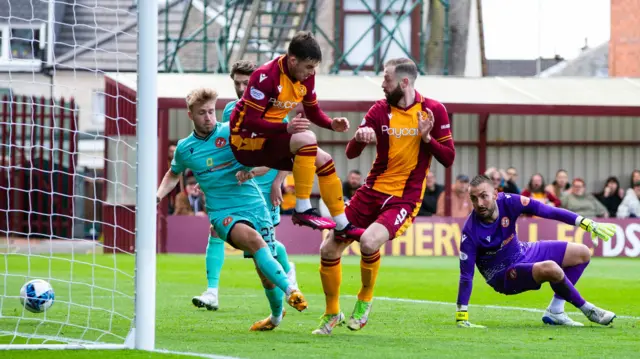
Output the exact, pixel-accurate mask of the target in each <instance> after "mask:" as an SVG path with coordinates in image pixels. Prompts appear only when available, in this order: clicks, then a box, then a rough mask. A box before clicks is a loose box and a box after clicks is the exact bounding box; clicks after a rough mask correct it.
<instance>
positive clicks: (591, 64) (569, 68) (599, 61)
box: [540, 41, 609, 77]
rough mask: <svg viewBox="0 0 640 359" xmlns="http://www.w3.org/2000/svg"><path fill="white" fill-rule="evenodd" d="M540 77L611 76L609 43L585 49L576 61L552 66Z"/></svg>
mask: <svg viewBox="0 0 640 359" xmlns="http://www.w3.org/2000/svg"><path fill="white" fill-rule="evenodd" d="M540 76H541V77H552V76H584V77H607V76H609V42H608V41H607V42H605V43H602V44H600V45H598V46H596V47H593V48H588V49H585V50H583V51H582V52H581V53H580V55H578V57H576V58H575V59H572V60H567V61H562V62H560V63H558V64H556V65H554V66H551V67H550V68H548V69H546V70H545V71H543V72H542V73H541V74H540Z"/></svg>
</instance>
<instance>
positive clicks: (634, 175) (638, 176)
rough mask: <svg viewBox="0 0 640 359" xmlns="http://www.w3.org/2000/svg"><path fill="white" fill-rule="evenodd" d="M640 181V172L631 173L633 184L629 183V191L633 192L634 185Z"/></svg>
mask: <svg viewBox="0 0 640 359" xmlns="http://www.w3.org/2000/svg"><path fill="white" fill-rule="evenodd" d="M638 181H640V170H633V172H631V182H629V186H630V187H629V189H630V190H632V189H633V184H634V183H636V182H638ZM627 192H628V191H627Z"/></svg>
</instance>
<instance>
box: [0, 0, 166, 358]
mask: <svg viewBox="0 0 640 359" xmlns="http://www.w3.org/2000/svg"><path fill="white" fill-rule="evenodd" d="M5 4H8V7H4V6H2V7H0V350H6V349H20V350H24V349H61V350H64V349H81V348H82V349H125V348H135V349H142V350H155V313H156V226H157V223H156V218H157V214H156V196H155V192H156V188H157V185H158V183H157V176H156V174H157V172H158V147H157V146H158V138H157V135H158V126H157V121H158V101H157V69H158V41H159V39H158V18H159V17H158V10H159V7H161V6H163V3H162V2H160V1H159V0H98V1H96V0H75V1H72V2H69V1H66V0H50V1H49V0H5ZM107 72H108V73H115V74H118V73H125V72H128V73H132V72H135V73H137V81H138V83H137V92H136V98H135V100H133V99H130V98H128V97H126V96H124V95H122V96H121V95H119V94H116V95H115V96H114V95H112V94H108V93H107V92H106V91H105V74H106V73H107ZM115 81H117V77H116V79H115ZM107 103H113V104H115V107H116V108H117V109H120V108H124V107H126V108H127V109H128V110H130V109H132V108H133V109H134V111H133V112H132V113H134V114H135V116H133V115H131V116H125V115H123V114H122V113H120V114H119V113H118V110H116V111H115V114H111V115H107V112H108V111H105V106H107ZM125 103H126V104H125ZM123 104H124V105H123ZM106 125H109V126H111V128H118V127H119V126H122V127H127V126H128V127H135V136H133V135H132V133H124V132H122V133H117V134H116V135H113V134H108V135H106V134H105V131H104V129H105V126H106ZM105 208H111V210H107V209H105ZM122 213H125V214H129V215H126V216H125V217H127V218H129V217H131V215H130V214H132V213H135V225H129V224H125V223H124V222H126V221H128V219H126V220H124V219H122V218H121V214H122ZM127 223H128V222H127ZM105 232H108V233H110V235H111V238H110V240H109V241H108V242H107V241H104V239H103V235H104V234H105ZM123 236H126V237H127V238H128V237H130V236H135V248H134V247H133V246H131V247H130V249H127V248H129V247H128V246H122V245H120V244H122V243H123V241H125V240H124V239H123V238H122V237H123ZM118 237H120V238H118ZM126 242H127V243H129V242H128V239H127V240H126ZM33 279H43V280H45V281H47V282H49V283H50V284H51V286H52V288H53V290H54V293H55V299H54V303H53V305H52V306H51V307H49V308H48V309H47V310H45V311H43V312H40V313H33V312H31V311H29V310H27V307H26V306H25V305H23V304H21V297H20V290H21V287H22V286H23V285H24V284H25V283H27V282H29V281H31V280H33ZM0 356H1V355H0Z"/></svg>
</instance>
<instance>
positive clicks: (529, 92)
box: [106, 73, 640, 115]
mask: <svg viewBox="0 0 640 359" xmlns="http://www.w3.org/2000/svg"><path fill="white" fill-rule="evenodd" d="M106 78H107V81H112V82H119V84H120V85H121V86H125V87H127V88H130V89H131V90H134V91H136V90H137V83H136V81H137V77H136V74H135V73H107V74H106ZM381 83H382V77H368V76H335V75H317V76H316V93H317V94H318V96H319V99H320V102H321V104H322V106H323V108H325V109H327V110H328V111H331V109H330V108H335V109H334V110H335V111H339V110H344V111H347V110H346V108H348V109H350V110H349V111H366V110H367V109H368V108H369V107H370V106H371V104H372V103H373V102H374V101H377V100H379V99H381V98H382V97H383V94H382V90H381V88H380V84H381ZM196 87H215V88H216V90H217V91H218V93H219V94H220V95H219V98H220V100H221V101H223V102H227V101H230V100H233V99H235V98H236V94H235V91H234V88H233V83H232V80H231V79H230V78H229V76H228V75H223V74H158V86H157V91H158V98H159V99H160V107H164V108H183V107H184V97H185V96H186V94H187V93H188V92H189V90H191V89H193V88H196ZM416 88H417V89H418V91H420V92H421V93H422V94H424V95H425V96H427V97H430V98H434V99H437V100H439V101H441V102H442V103H444V104H445V105H446V106H447V108H448V109H449V111H451V112H472V113H475V112H480V111H481V110H483V109H490V111H491V112H490V113H514V112H510V111H513V110H514V109H517V110H518V112H515V113H522V112H521V111H522V110H523V108H525V107H527V108H535V107H537V108H539V109H540V108H542V110H539V111H543V112H544V111H551V110H553V112H549V113H556V114H560V113H558V112H555V111H565V110H566V111H569V112H571V111H570V110H571V107H581V108H590V109H592V112H594V114H595V113H601V112H602V111H604V112H606V113H609V112H610V110H611V108H626V109H627V110H628V111H630V112H633V113H634V114H635V115H640V79H629V78H574V77H550V78H535V77H510V78H503V77H481V78H465V77H445V76H421V77H419V78H418V79H417V80H416ZM479 105H480V106H479ZM327 106H328V107H327ZM470 106H471V107H470ZM487 106H489V107H487ZM607 108H609V109H607ZM607 111H609V112H607ZM545 113H546V112H545ZM532 114H535V113H532ZM621 115H622V113H621Z"/></svg>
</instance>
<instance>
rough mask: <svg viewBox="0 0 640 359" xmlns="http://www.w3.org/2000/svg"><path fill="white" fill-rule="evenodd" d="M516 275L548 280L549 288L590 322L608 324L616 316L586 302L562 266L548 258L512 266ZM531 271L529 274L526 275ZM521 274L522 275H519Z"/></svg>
mask: <svg viewBox="0 0 640 359" xmlns="http://www.w3.org/2000/svg"><path fill="white" fill-rule="evenodd" d="M514 269H515V270H516V274H515V276H516V277H520V278H524V280H527V278H531V280H534V281H535V282H536V283H542V282H547V281H548V282H550V284H551V289H553V291H554V292H555V293H556V294H558V296H560V297H561V298H563V299H564V300H566V301H567V302H569V303H571V304H573V305H574V306H575V307H576V308H578V309H580V310H581V311H582V313H584V315H585V316H586V317H587V318H588V319H589V320H590V321H592V322H594V323H598V324H602V325H609V324H610V323H611V322H612V321H613V319H614V318H615V317H616V315H615V313H613V312H610V311H607V310H604V309H600V308H598V307H596V306H595V305H593V304H591V303H589V302H587V301H586V300H584V298H582V296H581V295H580V293H579V292H578V291H577V290H576V288H575V287H574V286H573V284H572V283H571V282H570V281H569V278H567V276H566V275H565V274H564V271H563V270H562V268H561V267H560V266H559V265H558V264H557V263H556V262H554V261H551V260H548V261H543V262H538V263H534V264H517V265H516V266H515V268H514ZM528 273H531V275H528ZM521 274H522V277H521V276H520V275H521Z"/></svg>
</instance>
